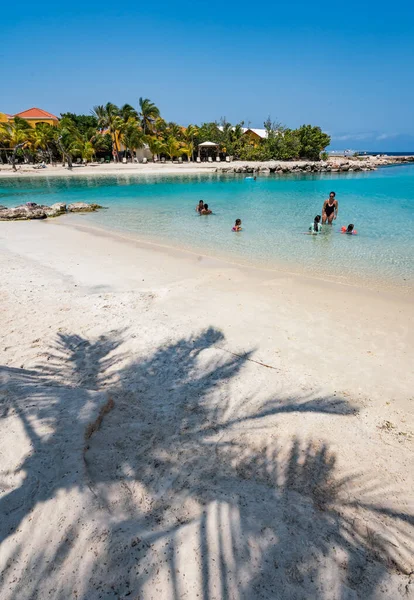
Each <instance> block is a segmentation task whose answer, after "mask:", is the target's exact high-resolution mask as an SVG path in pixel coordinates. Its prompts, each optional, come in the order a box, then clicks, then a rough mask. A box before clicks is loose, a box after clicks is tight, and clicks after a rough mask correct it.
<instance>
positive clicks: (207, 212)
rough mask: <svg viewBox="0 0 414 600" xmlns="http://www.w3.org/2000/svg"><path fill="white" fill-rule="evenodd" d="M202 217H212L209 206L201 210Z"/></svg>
mask: <svg viewBox="0 0 414 600" xmlns="http://www.w3.org/2000/svg"><path fill="white" fill-rule="evenodd" d="M200 215H211V210H210V209H209V207H208V204H204V206H203V208H202V210H200Z"/></svg>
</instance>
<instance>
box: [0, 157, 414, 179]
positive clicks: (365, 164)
mask: <svg viewBox="0 0 414 600" xmlns="http://www.w3.org/2000/svg"><path fill="white" fill-rule="evenodd" d="M400 162H402V163H405V162H407V163H411V162H414V158H413V157H411V156H407V157H402V156H400V157H382V156H367V157H364V158H363V159H362V158H361V159H355V158H352V157H351V158H344V157H340V156H331V157H330V158H329V160H328V162H327V163H321V162H320V161H318V162H312V161H305V160H290V161H277V160H272V161H267V162H260V161H246V160H244V161H242V160H240V161H232V162H230V163H227V162H223V161H222V162H211V163H209V162H201V163H197V162H191V163H187V162H182V163H177V162H175V163H173V162H171V161H167V162H166V163H161V162H156V163H153V162H147V163H145V164H143V163H130V162H128V163H126V164H123V163H114V162H111V163H108V164H106V163H105V164H98V163H88V164H87V165H78V164H76V163H74V164H73V168H72V169H68V167H67V166H65V167H64V166H62V165H61V164H56V165H53V166H52V165H47V166H46V168H44V169H38V168H34V167H33V165H18V167H17V171H13V169H12V168H11V166H9V165H0V178H8V177H10V178H16V177H36V178H37V177H78V176H83V175H98V176H99V175H151V174H152V175H163V174H164V175H179V174H191V173H194V174H200V173H216V172H218V173H221V172H223V173H226V172H232V171H233V170H235V169H236V170H237V169H240V168H243V167H244V168H247V169H249V170H252V171H253V170H255V171H262V172H266V171H268V170H269V169H272V168H275V167H278V168H281V169H288V170H289V171H290V170H295V169H302V168H304V167H307V166H309V165H315V166H316V167H318V168H320V166H321V165H323V164H326V165H328V164H329V165H330V166H331V167H332V168H334V169H337V168H338V167H339V165H344V166H347V167H351V169H352V167H355V166H358V167H360V168H368V169H373V168H377V167H381V166H386V165H390V164H391V165H393V164H398V163H400ZM347 170H348V169H347Z"/></svg>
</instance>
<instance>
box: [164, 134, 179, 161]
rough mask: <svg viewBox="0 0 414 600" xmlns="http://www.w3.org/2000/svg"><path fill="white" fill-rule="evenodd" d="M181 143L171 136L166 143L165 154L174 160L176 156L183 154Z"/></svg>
mask: <svg viewBox="0 0 414 600" xmlns="http://www.w3.org/2000/svg"><path fill="white" fill-rule="evenodd" d="M181 150H182V148H181V145H180V142H179V141H178V140H177V139H176V138H175V137H173V136H172V135H170V136H169V137H168V138H167V139H166V141H165V153H166V154H168V156H169V157H170V158H171V160H173V158H174V156H179V155H180V154H182V152H181Z"/></svg>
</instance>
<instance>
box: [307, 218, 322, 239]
mask: <svg viewBox="0 0 414 600" xmlns="http://www.w3.org/2000/svg"><path fill="white" fill-rule="evenodd" d="M321 231H322V224H321V215H316V217H315V218H314V220H313V223H312V224H311V226H310V227H309V233H310V235H316V234H318V233H320V232H321Z"/></svg>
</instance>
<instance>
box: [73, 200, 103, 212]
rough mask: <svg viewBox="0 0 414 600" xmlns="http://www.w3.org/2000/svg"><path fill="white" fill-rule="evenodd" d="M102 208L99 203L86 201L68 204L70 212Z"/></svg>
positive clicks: (91, 210)
mask: <svg viewBox="0 0 414 600" xmlns="http://www.w3.org/2000/svg"><path fill="white" fill-rule="evenodd" d="M98 208H102V206H100V205H99V204H87V203H86V202H74V203H73V204H69V205H68V211H69V212H93V211H94V210H98Z"/></svg>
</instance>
